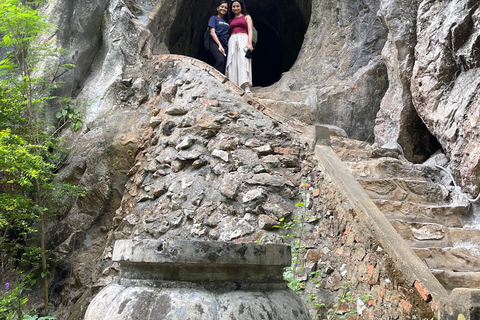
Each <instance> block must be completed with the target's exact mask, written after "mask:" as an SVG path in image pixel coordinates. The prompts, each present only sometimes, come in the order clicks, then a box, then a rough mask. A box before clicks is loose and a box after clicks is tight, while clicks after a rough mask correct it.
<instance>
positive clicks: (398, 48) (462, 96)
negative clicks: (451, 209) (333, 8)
mask: <svg viewBox="0 0 480 320" xmlns="http://www.w3.org/2000/svg"><path fill="white" fill-rule="evenodd" d="M381 2H382V9H381V10H380V15H381V16H382V20H384V21H385V23H386V25H387V27H388V29H389V36H388V41H387V45H386V46H385V48H384V50H383V59H384V61H385V63H386V65H387V67H388V69H389V73H388V74H389V79H390V88H389V90H388V91H387V94H386V95H385V97H384V99H383V101H382V107H381V110H380V112H379V115H378V118H377V126H376V129H375V138H376V141H377V142H378V143H379V144H383V143H385V142H387V141H390V140H394V141H397V142H398V143H399V144H400V145H401V146H402V147H403V148H404V151H405V156H406V157H407V158H408V159H410V160H412V161H415V162H422V161H423V160H425V159H426V158H427V157H428V154H429V153H431V152H432V151H435V150H434V147H435V145H436V143H435V142H434V139H433V137H432V135H433V136H434V137H435V138H436V139H437V140H438V142H439V144H440V145H441V147H442V148H443V150H445V151H446V153H447V156H448V157H449V158H450V160H451V168H452V170H453V172H454V175H455V178H456V180H457V182H458V183H459V184H461V185H462V186H463V187H464V188H465V190H467V191H468V192H470V193H471V194H474V195H476V194H477V193H478V191H479V187H478V185H479V182H480V181H479V174H478V172H479V171H478V166H479V161H478V154H479V152H478V150H477V149H478V143H477V142H476V141H478V134H479V131H478V124H477V121H476V119H477V118H478V116H477V115H478V110H479V103H478V100H479V99H478V95H479V84H478V83H479V80H478V72H479V71H478V70H479V61H480V60H479V54H478V50H477V49H476V48H478V39H479V37H480V36H479V34H480V31H479V30H480V21H479V12H480V11H479V6H478V2H476V1H468V0H460V1H446V2H431V1H421V2H417V1H386V0H385V1H381ZM419 119H421V121H419ZM407 123H409V125H408V124H407ZM423 123H424V124H425V126H426V128H427V130H428V132H427V131H426V130H425V128H424V127H423ZM414 128H415V129H414ZM417 129H420V130H417ZM429 132H430V133H431V134H432V135H430V133H429Z"/></svg>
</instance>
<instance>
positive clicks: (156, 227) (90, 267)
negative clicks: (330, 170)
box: [46, 0, 480, 320]
mask: <svg viewBox="0 0 480 320" xmlns="http://www.w3.org/2000/svg"><path fill="white" fill-rule="evenodd" d="M252 2H256V1H255V0H252ZM295 3H296V10H297V9H298V10H299V11H300V15H301V16H303V17H304V18H305V20H303V21H300V23H303V22H304V21H309V26H308V30H307V33H306V35H305V40H304V42H303V45H302V48H301V50H300V53H299V55H298V58H297V61H296V63H295V64H294V66H293V67H292V68H291V69H290V70H289V71H288V72H286V73H284V74H283V76H282V78H281V80H280V81H279V82H278V83H276V84H274V85H273V86H271V87H268V88H265V89H263V90H260V89H259V91H262V92H260V94H261V95H263V98H264V99H266V100H267V99H269V100H270V101H269V105H270V106H271V107H272V108H277V109H278V110H280V111H281V113H282V112H283V113H284V114H286V115H291V116H292V117H295V118H297V119H299V120H301V121H304V122H309V121H312V122H314V121H316V122H321V123H327V124H332V125H336V126H338V127H341V128H343V129H344V130H345V131H346V133H347V134H348V135H349V136H350V137H352V138H357V139H361V140H368V141H371V142H372V141H374V140H375V141H376V142H377V144H378V145H379V146H383V148H382V150H381V153H382V155H385V154H386V153H389V154H391V155H393V156H394V157H395V158H398V159H401V158H402V157H403V156H405V157H406V158H407V159H409V160H411V161H414V162H422V161H423V160H425V159H426V158H428V157H429V156H430V155H431V154H432V153H434V152H435V151H436V150H437V149H438V148H439V147H440V146H441V147H442V148H443V150H444V151H445V153H446V155H447V157H448V158H449V159H450V160H451V162H450V168H451V169H452V170H453V172H454V175H455V177H456V179H457V180H458V181H459V182H461V184H462V186H463V187H465V188H466V190H468V191H470V192H471V193H472V194H476V193H477V192H478V184H479V182H480V181H479V180H480V173H479V172H480V170H479V169H478V166H479V154H480V152H479V150H477V149H478V141H479V139H478V124H477V122H478V118H479V117H478V112H479V110H480V104H479V99H478V92H479V89H478V88H479V85H478V81H480V80H478V79H479V77H478V70H479V59H480V58H479V55H478V50H477V49H478V38H479V7H478V3H477V1H472V0H449V1H442V2H438V1H427V0H425V1H397V0H367V1H353V0H348V1H340V0H338V1H327V0H313V1H296V2H295ZM214 7H215V4H214V1H204V2H198V1H197V2H192V1H187V0H182V1H176V0H175V1H174V0H165V1H152V2H149V1H121V0H112V1H96V2H91V1H90V2H88V1H87V2H85V3H82V5H81V6H80V7H79V6H78V4H74V3H71V2H68V1H54V2H49V3H48V7H47V8H46V13H47V14H48V15H49V18H50V19H51V21H52V22H53V23H54V24H56V25H57V26H58V27H59V32H57V33H56V34H55V39H56V40H58V42H59V45H60V46H62V47H64V48H66V49H69V50H70V51H71V53H70V54H69V55H67V56H65V57H62V58H61V60H60V61H56V60H51V61H49V62H48V63H51V64H52V65H54V64H57V63H60V62H68V63H74V64H75V65H76V67H75V68H74V69H73V70H71V71H69V72H66V73H65V74H63V75H62V79H63V80H64V81H65V83H66V85H65V86H64V87H62V89H61V91H59V93H60V94H65V95H72V96H74V97H76V98H77V105H79V106H80V109H81V110H82V112H83V115H84V120H85V125H84V127H83V128H82V129H81V131H79V132H77V133H69V132H64V133H63V135H64V137H65V139H66V143H67V144H68V145H69V146H70V147H71V148H72V151H71V153H70V154H69V156H68V157H67V159H66V161H65V167H63V168H61V170H60V173H59V179H61V180H65V181H70V182H75V183H76V182H79V183H81V184H83V185H85V186H87V187H89V188H90V192H89V193H88V195H87V196H86V197H85V198H84V199H80V200H78V201H76V202H75V203H74V205H73V206H72V208H71V210H70V211H69V212H68V213H65V214H64V215H61V216H59V217H58V218H59V221H58V222H54V223H53V222H52V224H51V225H50V229H51V232H49V235H48V236H49V239H48V241H49V243H50V247H51V248H52V249H55V248H56V249H57V250H55V251H54V255H55V257H56V258H58V259H60V261H61V262H60V263H59V264H58V265H57V266H56V267H55V269H54V270H53V271H52V276H53V279H54V281H53V282H54V284H53V285H52V287H51V288H50V289H51V291H52V295H51V297H52V302H53V304H54V305H56V306H60V305H61V306H62V307H60V308H59V309H58V310H57V312H58V313H57V317H58V318H60V319H69V320H73V319H81V316H82V310H83V309H82V308H83V307H84V306H85V304H87V303H88V301H89V297H90V296H91V295H92V293H95V292H96V290H97V289H98V288H99V287H102V286H105V285H106V284H107V283H108V282H109V281H111V277H112V276H113V275H115V274H116V273H117V271H118V269H117V268H116V266H115V265H114V264H113V265H112V264H111V263H110V261H109V258H110V255H111V251H110V250H111V244H112V241H113V240H114V239H115V238H130V237H139V238H160V237H167V236H168V237H169V236H178V237H184V238H189V237H193V238H200V239H201V238H202V237H203V238H209V239H219V240H227V241H229V240H233V241H235V240H236V239H242V238H243V239H244V240H247V239H248V240H258V239H261V238H262V237H263V236H264V235H265V240H266V241H275V240H277V239H278V238H277V235H276V234H275V232H272V231H269V230H270V228H271V227H273V224H274V222H275V221H278V220H279V219H281V218H283V217H288V216H289V215H290V214H291V208H293V204H294V203H295V202H296V199H295V198H296V192H295V185H296V184H298V183H299V182H301V179H303V178H305V177H306V176H307V175H308V174H312V175H317V174H318V172H316V173H311V172H312V170H313V169H312V168H313V165H311V164H310V162H309V161H310V160H309V152H308V151H307V150H306V149H305V148H304V145H303V144H302V143H300V141H302V139H300V137H298V136H295V135H294V134H292V133H288V132H287V131H288V130H284V129H283V127H282V126H281V125H280V124H279V123H278V122H276V121H272V120H271V119H269V118H268V117H265V116H264V115H262V114H261V113H259V112H257V111H255V110H254V109H252V108H251V107H250V106H248V105H246V104H245V103H244V101H243V99H241V98H240V96H239V95H238V93H242V92H241V91H240V90H239V89H238V88H234V87H231V89H226V88H225V86H224V85H223V84H222V81H218V79H217V80H213V79H211V78H209V79H208V80H206V78H205V77H208V76H206V74H205V73H203V71H201V70H198V69H195V68H193V67H191V66H190V65H188V64H187V65H185V64H182V63H181V62H170V63H169V64H168V65H158V67H159V70H161V71H159V72H157V73H155V74H154V73H153V68H154V67H155V65H153V64H151V63H150V62H149V61H150V60H149V59H150V58H152V54H159V53H168V52H169V50H173V49H171V48H174V50H177V51H176V52H175V53H185V54H188V55H195V53H196V52H197V47H198V46H199V45H200V42H201V33H202V32H201V31H203V29H204V22H201V23H199V20H198V21H197V19H200V18H199V17H201V16H205V19H204V20H205V21H206V19H207V18H208V16H209V15H210V14H213V13H214V12H211V11H212V10H210V8H214ZM310 9H311V12H310ZM186 10H189V11H188V12H195V14H193V15H192V17H193V16H195V17H194V18H192V17H189V16H188V15H187V14H185V12H186ZM197 23H198V25H197ZM261 24H262V25H263V26H264V27H265V30H276V29H275V26H276V25H275V24H272V23H270V22H268V21H267V20H264V19H263V18H262V19H261ZM198 26H201V28H200V27H198ZM182 28H183V29H182ZM187 29H188V31H185V32H182V30H187ZM196 30H198V31H196ZM278 30H280V29H278ZM278 30H277V31H278ZM268 32H269V31H266V32H265V33H264V34H263V35H261V37H264V39H266V38H268V37H269V36H268ZM280 34H281V33H280V32H279V31H278V32H277V33H275V37H274V38H275V39H279V38H281V36H280ZM182 35H185V38H182ZM286 38H288V37H286ZM272 39H273V38H272ZM295 42H296V43H297V42H299V39H297V38H296V39H295ZM285 43H288V41H287V42H285ZM179 48H184V49H185V52H179V51H178V50H179ZM275 48H277V47H275ZM277 52H278V48H277V51H275V53H277ZM285 54H287V53H285ZM288 55H292V52H291V51H288ZM269 58H271V57H269ZM258 61H259V60H258ZM263 61H266V62H271V61H272V60H271V59H270V60H268V59H267V60H265V59H264V60H263ZM47 67H48V66H47ZM152 75H153V76H152ZM271 92H273V93H274V94H270V93H271ZM289 100H290V101H291V102H292V104H291V105H289V102H290V101H289ZM87 101H89V102H88V103H87ZM266 104H267V103H266ZM289 106H290V107H291V108H298V109H299V110H300V111H299V110H296V111H295V112H291V111H289V110H288V108H289ZM309 110H311V112H312V114H311V115H303V114H302V113H307V112H310V111H309ZM49 112H51V114H52V115H53V114H54V113H55V110H54V109H52V110H50V111H49ZM52 118H54V117H52ZM374 127H375V129H374ZM437 140H438V144H437ZM392 142H393V143H392ZM391 146H400V148H397V147H394V148H391ZM275 147H281V148H292V149H296V150H297V151H299V152H297V153H292V154H293V158H292V154H288V155H286V154H281V153H278V152H276V151H275V150H277V151H278V150H279V149H275ZM364 147H365V145H364ZM377 150H378V149H377ZM371 152H373V151H372V149H370V148H369V147H365V148H364V150H358V151H357V153H356V154H355V155H354V157H358V158H366V157H368V156H370V155H371ZM346 156H352V155H347V154H346ZM327 184H328V183H327ZM332 188H333V187H332ZM125 191H127V192H125ZM249 192H250V193H249ZM329 192H331V193H329ZM247 194H248V196H247ZM321 197H325V200H322V201H317V204H316V205H318V206H317V208H318V209H317V210H318V212H317V215H318V216H322V217H324V218H325V219H324V220H322V224H321V225H320V224H319V225H318V226H315V225H314V224H313V225H312V226H311V229H309V230H310V231H309V232H310V233H312V234H314V232H318V238H322V237H325V240H324V241H323V240H322V241H320V240H318V239H310V242H309V243H311V246H312V247H311V248H309V249H313V250H317V248H314V247H315V246H317V247H318V248H322V249H318V252H317V251H311V254H310V257H315V256H316V257H318V256H322V257H324V260H321V261H320V260H319V261H320V264H317V270H321V271H322V272H324V273H325V274H326V276H325V278H324V280H323V282H322V283H323V285H324V287H322V288H324V289H322V290H324V291H322V297H323V298H325V301H330V302H331V303H333V295H332V291H334V290H336V289H338V288H339V287H340V286H341V285H342V282H343V281H344V280H345V279H347V278H352V279H353V278H355V277H354V276H353V275H355V276H357V275H358V274H360V273H361V274H362V276H361V280H360V277H357V280H354V283H353V284H352V285H353V286H354V287H355V288H356V289H359V290H360V291H362V290H363V291H364V292H367V293H368V291H369V290H367V289H365V288H366V287H368V286H367V284H369V285H371V283H374V284H376V285H374V287H372V289H371V290H372V294H374V295H376V296H380V293H381V292H384V293H385V292H387V293H386V297H387V298H386V299H387V300H388V301H394V300H392V299H394V298H395V297H396V296H398V292H397V288H393V286H392V285H389V283H388V282H387V281H385V279H389V278H388V277H387V278H382V279H381V280H379V279H380V276H379V275H380V273H382V272H383V273H386V272H388V271H389V270H387V271H385V269H388V268H387V267H385V265H383V266H382V267H381V266H380V265H378V266H377V265H375V262H374V261H377V260H378V261H380V260H382V259H387V258H385V257H383V256H381V254H379V253H378V252H376V251H375V250H376V249H377V246H376V245H375V244H374V243H371V242H370V240H368V241H367V240H366V241H367V242H368V243H367V242H363V243H359V242H355V244H354V247H355V250H353V249H352V248H353V247H351V246H349V245H347V246H345V244H346V243H347V242H346V241H347V239H346V238H347V236H348V234H352V233H351V232H350V230H352V229H348V228H346V225H348V223H349V222H348V221H349V220H348V218H347V216H348V210H346V209H345V208H344V207H343V204H342V200H341V199H338V198H337V195H336V193H335V190H331V189H328V188H327V187H326V191H325V192H324V191H322V193H321ZM244 199H245V200H246V201H245V202H244ZM431 211H432V212H434V211H435V212H436V210H433V209H432V210H431ZM429 213H430V211H429ZM114 217H115V219H114ZM333 217H335V219H333ZM339 217H340V219H337V218H339ZM329 219H330V220H329ZM454 220H458V219H454ZM452 223H453V222H452ZM455 223H459V222H458V221H457V222H455ZM317 227H318V228H317ZM315 228H317V229H315ZM113 230H115V231H113ZM313 230H315V231H313ZM343 235H345V239H344V237H343ZM356 236H359V237H360V236H362V235H361V233H360V234H358V235H357V234H356ZM349 237H350V238H351V237H352V236H349ZM311 238H313V236H312V237H311ZM350 238H349V239H350ZM340 239H341V240H340ZM348 241H349V242H348V243H349V244H352V243H353V242H354V241H353V240H351V239H350V240H348ZM332 246H334V247H332ZM330 247H331V248H332V249H329V248H330ZM333 248H334V249H333ZM357 248H358V251H356V250H357ZM334 250H336V251H334ZM337 250H338V251H337ZM312 252H315V253H316V254H313V253H312ZM365 252H368V253H366V255H364V253H365ZM367 256H368V259H367V258H365V257H367ZM352 257H353V259H351V258H352ZM337 258H340V259H338V261H336V259H337ZM314 260H315V259H314ZM387 260H388V259H387ZM92 261H93V263H92ZM351 261H354V262H353V265H352V264H351V263H352V262H351ZM382 261H383V260H382ZM310 262H312V261H310ZM313 262H315V263H316V262H318V261H317V260H315V261H313ZM343 263H344V264H345V265H347V264H348V266H349V268H350V267H351V266H353V267H354V269H352V270H350V269H349V270H348V271H347V274H348V276H345V272H346V269H345V268H346V267H344V268H343V269H342V265H343ZM374 265H375V267H374V274H372V273H370V271H371V270H370V268H371V267H369V266H372V267H373V266H374ZM386 265H388V264H386ZM367 269H368V270H367ZM340 270H342V272H340ZM367 271H368V272H367ZM67 275H71V276H67ZM100 275H102V276H100ZM99 279H100V280H99ZM389 281H390V280H389ZM85 288H87V289H85ZM325 288H326V289H325ZM329 290H330V291H329ZM385 290H386V291H385ZM382 299H383V298H382ZM402 299H403V296H402ZM403 300H405V299H403ZM403 300H402V301H403ZM395 301H397V300H395ZM75 302H77V305H76V306H75V307H72V304H73V303H75ZM402 303H403V302H402ZM392 305H393V307H392V308H391V309H388V310H383V311H380V310H378V311H377V314H376V316H377V317H382V316H384V317H385V318H389V317H392V318H395V317H400V315H401V314H402V311H401V310H403V309H402V308H403V307H402V305H403V304H401V303H400V302H398V301H397V302H394V303H393V304H392ZM367 311H368V313H369V314H373V311H372V309H368V310H367ZM382 312H383V313H382ZM68 315H71V317H70V318H68Z"/></svg>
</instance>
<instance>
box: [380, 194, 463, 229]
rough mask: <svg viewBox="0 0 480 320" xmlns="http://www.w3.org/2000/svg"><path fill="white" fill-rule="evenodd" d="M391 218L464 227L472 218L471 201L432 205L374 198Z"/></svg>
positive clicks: (381, 209) (388, 217)
mask: <svg viewBox="0 0 480 320" xmlns="http://www.w3.org/2000/svg"><path fill="white" fill-rule="evenodd" d="M373 202H374V203H375V204H376V206H377V207H378V209H379V210H380V211H382V212H383V213H384V215H385V217H387V219H389V220H402V221H406V222H418V223H439V224H442V225H444V226H446V227H463V226H465V225H466V224H468V223H470V221H471V220H472V218H473V217H472V210H471V205H470V204H469V203H458V204H452V203H451V204H447V205H430V204H421V203H416V202H409V201H390V200H383V199H376V200H373Z"/></svg>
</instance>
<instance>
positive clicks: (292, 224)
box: [275, 183, 313, 293]
mask: <svg viewBox="0 0 480 320" xmlns="http://www.w3.org/2000/svg"><path fill="white" fill-rule="evenodd" d="M299 189H300V191H299V194H300V197H301V201H300V202H298V203H297V204H296V206H297V207H303V210H302V212H301V213H299V214H297V215H295V217H294V219H293V220H292V221H285V218H281V219H280V222H279V224H278V225H277V226H275V227H276V228H279V229H281V230H282V234H281V235H280V236H279V237H280V238H281V239H282V242H283V243H284V244H287V243H289V242H290V245H291V248H292V263H291V265H290V266H288V267H286V268H285V272H284V274H283V276H284V278H285V280H286V281H287V282H288V286H289V287H290V289H292V290H293V291H295V292H297V293H298V292H300V290H301V289H302V288H303V287H304V285H303V283H302V281H301V280H299V273H300V270H301V269H303V267H301V266H300V264H301V258H302V256H303V254H304V252H305V247H304V245H303V243H302V238H303V234H304V231H305V227H304V226H305V222H306V221H307V220H308V218H307V211H308V207H309V206H310V202H311V194H312V193H313V188H312V186H311V185H310V184H307V183H302V184H301V185H300V186H299Z"/></svg>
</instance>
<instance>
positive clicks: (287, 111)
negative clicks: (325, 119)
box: [251, 89, 315, 125]
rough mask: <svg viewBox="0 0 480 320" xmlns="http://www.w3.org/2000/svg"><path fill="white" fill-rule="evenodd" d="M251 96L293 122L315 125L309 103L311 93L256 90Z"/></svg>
mask: <svg viewBox="0 0 480 320" xmlns="http://www.w3.org/2000/svg"><path fill="white" fill-rule="evenodd" d="M251 96H252V97H253V98H254V99H255V100H256V101H258V102H259V103H260V104H262V105H263V106H265V107H266V108H268V109H270V110H272V111H273V112H276V113H278V114H280V115H282V116H284V117H285V118H287V119H289V120H293V121H295V120H296V121H300V122H302V123H304V124H307V125H313V124H314V122H315V121H314V116H313V115H314V112H313V110H312V107H311V106H310V105H309V104H308V103H307V101H308V100H309V93H308V92H302V91H261V90H256V89H254V91H253V93H252V94H251Z"/></svg>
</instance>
